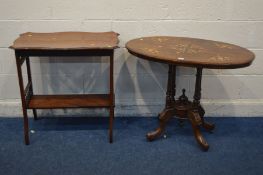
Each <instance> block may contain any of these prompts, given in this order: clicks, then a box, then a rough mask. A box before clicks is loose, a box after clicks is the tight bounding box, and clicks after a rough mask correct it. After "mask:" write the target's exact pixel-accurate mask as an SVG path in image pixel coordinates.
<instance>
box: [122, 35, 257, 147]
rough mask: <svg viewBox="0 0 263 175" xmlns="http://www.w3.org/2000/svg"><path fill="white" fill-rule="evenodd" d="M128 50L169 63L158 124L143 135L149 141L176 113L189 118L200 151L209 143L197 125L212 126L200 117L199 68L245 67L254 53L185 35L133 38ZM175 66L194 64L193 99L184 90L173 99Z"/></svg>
mask: <svg viewBox="0 0 263 175" xmlns="http://www.w3.org/2000/svg"><path fill="white" fill-rule="evenodd" d="M126 48H127V49H128V51H129V52H130V53H131V54H132V55H135V56H137V57H139V58H143V59H147V60H150V61H155V62H160V63H165V64H169V71H168V83H167V92H166V104H165V108H164V110H163V111H162V112H161V113H160V114H159V127H158V128H157V129H156V130H155V131H153V132H150V133H148V134H147V139H148V140H149V141H152V140H154V139H156V138H157V137H159V136H161V135H162V133H163V132H164V130H165V126H166V123H167V121H168V120H169V119H170V118H171V117H173V116H177V117H178V118H179V119H180V121H182V119H189V121H190V123H191V125H192V128H193V131H194V136H195V138H196V140H197V142H198V143H199V145H200V146H201V148H203V150H208V149H209V145H208V143H207V142H206V140H205V139H204V137H203V136H202V134H201V132H200V126H202V127H203V128H205V129H206V130H208V131H212V130H213V129H214V127H215V125H214V124H210V123H208V122H206V121H205V120H204V114H205V110H204V108H203V107H202V106H201V104H200V99H201V79H202V70H203V68H212V69H235V68H242V67H246V66H249V65H250V64H251V63H252V61H253V60H254V58H255V55H254V54H253V53H252V52H251V51H249V50H247V49H245V48H242V47H239V46H237V45H233V44H228V43H223V42H218V41H211V40H204V39H196V38H185V37H170V36H154V37H143V38H138V39H133V40H131V41H129V42H128V43H126ZM176 66H186V67H194V68H196V69H197V72H196V82H195V92H194V97H193V101H189V100H188V98H187V97H186V96H185V90H184V89H183V94H182V95H181V96H180V97H179V99H178V100H175V92H176V90H175V87H176V85H175V78H176Z"/></svg>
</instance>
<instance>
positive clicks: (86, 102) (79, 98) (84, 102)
mask: <svg viewBox="0 0 263 175" xmlns="http://www.w3.org/2000/svg"><path fill="white" fill-rule="evenodd" d="M110 105H111V102H110V96H109V95H108V94H87V95H86V94H85V95H33V96H32V98H31V99H30V101H29V104H28V108H29V109H55V108H86V107H89V108H91V107H94V108H95V107H110Z"/></svg>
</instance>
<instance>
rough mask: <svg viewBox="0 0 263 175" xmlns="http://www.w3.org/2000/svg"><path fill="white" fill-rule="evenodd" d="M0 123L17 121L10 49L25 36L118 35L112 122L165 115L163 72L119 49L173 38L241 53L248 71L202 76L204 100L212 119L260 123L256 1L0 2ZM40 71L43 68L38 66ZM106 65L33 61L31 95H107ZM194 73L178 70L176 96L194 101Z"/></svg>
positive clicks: (262, 41) (262, 86) (262, 96)
mask: <svg viewBox="0 0 263 175" xmlns="http://www.w3.org/2000/svg"><path fill="white" fill-rule="evenodd" d="M0 4H1V5H0V115H1V116H18V115H21V111H20V99H19V90H18V83H17V75H16V67H15V62H14V61H15V58H14V53H13V51H12V50H10V49H8V46H10V45H11V44H12V42H13V40H14V39H15V38H17V37H18V35H19V34H20V33H23V32H28V31H31V32H55V31H110V30H113V31H116V32H118V33H120V46H121V47H120V48H119V49H117V50H116V52H115V70H114V71H115V92H116V114H117V115H118V116H154V115H157V113H158V112H159V111H160V110H161V109H162V108H163V105H164V97H165V89H166V81H167V66H166V65H164V64H159V63H153V62H148V61H145V60H141V59H137V58H135V57H133V56H131V55H130V54H128V53H127V50H126V49H125V48H124V44H125V42H127V41H128V40H129V39H132V38H135V37H141V36H149V35H175V36H188V37H199V38H206V39H212V40H220V41H225V42H230V43H234V44H238V45H241V46H243V47H247V48H249V49H250V50H252V51H253V52H254V53H255V54H256V60H255V61H254V63H253V65H252V66H250V67H248V68H244V69H237V70H205V72H204V77H203V91H202V95H203V99H202V103H203V104H204V106H205V109H206V111H207V115H210V116H262V115H263V107H262V105H263V76H262V74H263V69H262V66H263V59H262V57H263V12H262V7H263V1H262V0H250V1H248V0H220V1H218V0H201V1H196V0H176V1H175V0H143V1H142V0H129V1H125V0H113V1H109V0H96V1H86V0H74V1H72V0H71V1H70V0H45V1H40V0H24V1H17V0H0ZM40 63H41V64H40ZM107 63H108V60H107V59H106V58H102V59H99V60H97V59H95V58H91V59H79V58H52V59H50V58H42V59H41V60H39V58H33V59H32V69H33V70H32V72H33V80H34V89H35V91H36V92H37V93H89V92H92V93H100V92H107V83H108V76H107V72H108V64H107ZM194 73H195V71H194V70H193V69H191V68H179V70H178V78H177V87H178V89H177V90H178V95H180V94H181V92H180V91H181V89H182V87H183V88H186V89H187V94H188V95H190V97H191V96H192V95H193V87H194V76H193V75H194ZM45 112H47V114H48V115H51V114H52V113H54V114H67V115H69V114H84V115H85V114H89V115H91V116H94V115H105V114H106V113H105V112H106V111H105V110H104V111H101V110H96V111H95V112H96V113H94V111H89V110H88V111H86V110H85V111H83V110H62V111H45Z"/></svg>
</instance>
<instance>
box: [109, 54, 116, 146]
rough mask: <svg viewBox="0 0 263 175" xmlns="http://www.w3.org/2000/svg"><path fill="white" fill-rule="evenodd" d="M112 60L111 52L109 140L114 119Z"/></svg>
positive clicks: (111, 135)
mask: <svg viewBox="0 0 263 175" xmlns="http://www.w3.org/2000/svg"><path fill="white" fill-rule="evenodd" d="M113 62H114V56H113V54H112V55H111V56H110V92H109V93H110V102H111V103H110V121H109V142H110V143H112V142H113V120H114V103H115V101H114V99H115V98H114V78H113V73H114V72H113V71H114V67H113V65H114V64H113Z"/></svg>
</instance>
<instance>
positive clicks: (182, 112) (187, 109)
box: [147, 65, 215, 151]
mask: <svg viewBox="0 0 263 175" xmlns="http://www.w3.org/2000/svg"><path fill="white" fill-rule="evenodd" d="M175 77H176V66H174V65H169V72H168V83H167V92H166V105H165V108H164V110H163V111H162V112H161V113H160V114H159V127H158V128H157V129H156V130H155V131H153V132H150V133H148V134H147V139H148V140H149V141H152V140H154V139H156V138H158V137H160V136H161V135H162V134H163V132H164V130H165V126H166V124H167V122H168V121H169V119H170V118H171V117H173V116H177V117H178V118H180V119H189V121H190V123H191V125H192V128H193V131H194V136H195V138H196V141H197V142H198V144H199V145H200V146H201V148H202V149H204V150H205V151H206V150H208V149H209V145H208V143H207V142H206V140H205V139H204V137H203V136H202V134H201V131H200V126H202V127H203V128H205V129H206V130H207V131H212V130H213V129H214V128H215V125H214V124H210V123H208V122H206V121H205V120H204V114H205V110H204V108H203V107H202V106H201V104H200V99H201V79H202V68H197V73H196V83H195V93H194V100H193V102H191V101H189V100H188V98H187V97H186V96H185V90H184V89H183V94H182V95H181V96H180V97H179V99H178V100H175V91H176V90H175V87H176V85H175Z"/></svg>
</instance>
